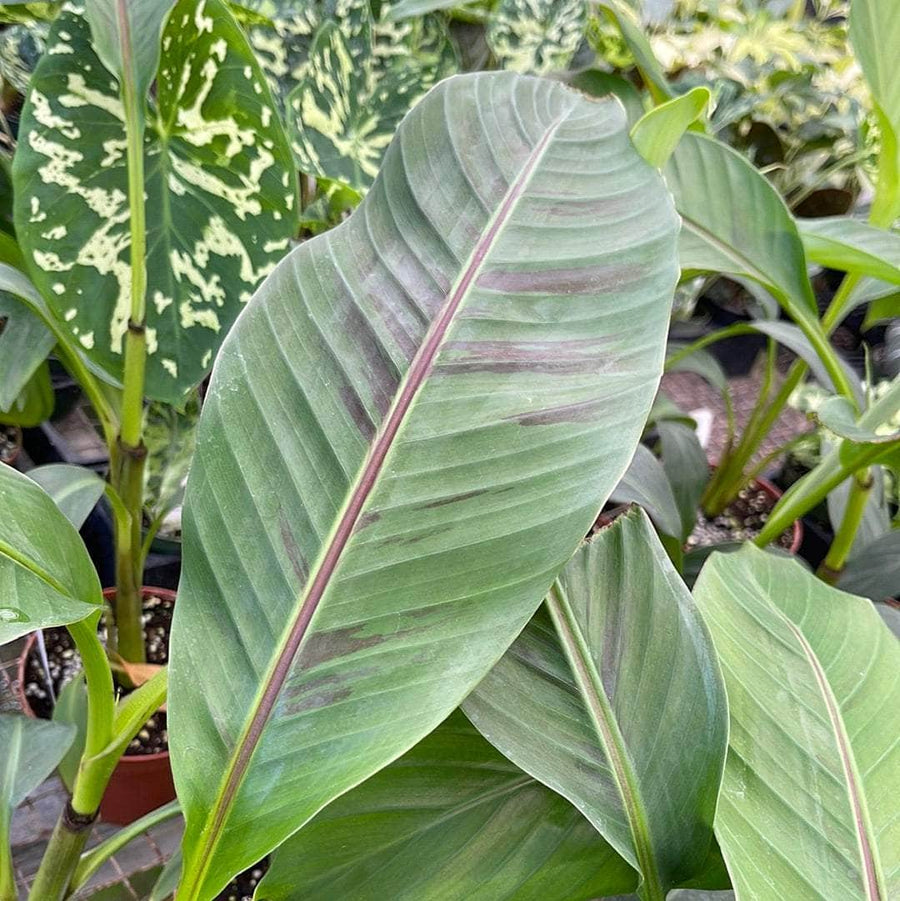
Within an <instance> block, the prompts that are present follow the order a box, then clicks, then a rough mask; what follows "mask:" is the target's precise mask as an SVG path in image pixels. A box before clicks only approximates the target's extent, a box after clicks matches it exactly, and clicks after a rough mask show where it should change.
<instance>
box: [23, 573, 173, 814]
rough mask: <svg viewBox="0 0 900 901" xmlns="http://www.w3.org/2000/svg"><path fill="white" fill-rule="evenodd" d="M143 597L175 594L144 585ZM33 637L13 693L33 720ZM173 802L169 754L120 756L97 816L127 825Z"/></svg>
mask: <svg viewBox="0 0 900 901" xmlns="http://www.w3.org/2000/svg"><path fill="white" fill-rule="evenodd" d="M115 596H116V590H115V588H107V589H104V591H103V597H104V598H106V600H108V601H111V600H113V599H114V598H115ZM141 596H142V597H144V598H148V597H158V598H161V599H163V600H165V601H169V602H171V603H174V602H175V592H174V591H170V590H169V589H167V588H153V587H150V586H146V585H145V586H144V587H143V588H142V589H141ZM34 642H35V637H34V635H30V636H29V637H28V640H27V641H26V643H25V647H24V649H23V650H22V654H21V655H20V657H19V661H18V684H17V686H16V691H17V694H18V698H19V703H20V704H21V705H22V709H23V711H24V712H25V714H26V715H27V716H30V717H33V718H36V716H37V715H36V714H35V712H34V711H33V710H32V709H31V705H30V704H29V702H28V698H27V697H26V696H25V664H26V661H27V659H28V654H29V652H30V651H31V649H32V647H33V646H34ZM174 799H175V783H174V782H173V781H172V769H171V766H170V764H169V752H168V751H161V752H159V753H157V754H135V755H132V756H123V757H122V758H121V759H120V760H119V762H118V764H117V765H116V768H115V770H113V774H112V777H111V778H110V780H109V785H108V786H107V788H106V793H105V794H104V795H103V801H102V802H101V803H100V816H101V818H102V819H103V820H104V821H105V822H107V823H115V824H116V825H119V826H127V825H128V824H129V823H133V822H134V821H135V820H136V819H138V818H139V817H142V816H143V815H144V814H145V813H149V812H150V811H151V810H156V808H157V807H161V806H162V805H163V804H168V802H169V801H173V800H174Z"/></svg>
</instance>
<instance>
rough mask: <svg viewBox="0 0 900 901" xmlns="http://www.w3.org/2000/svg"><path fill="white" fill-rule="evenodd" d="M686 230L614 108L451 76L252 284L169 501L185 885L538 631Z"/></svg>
mask: <svg viewBox="0 0 900 901" xmlns="http://www.w3.org/2000/svg"><path fill="white" fill-rule="evenodd" d="M676 232H677V219H676V216H675V213H674V210H673V208H672V203H671V199H670V197H669V195H668V193H667V192H666V190H665V187H664V185H663V182H662V180H661V178H660V177H659V175H658V174H657V173H656V172H655V171H654V170H653V169H652V168H651V167H650V166H649V165H647V164H646V163H645V162H644V161H643V159H641V157H640V156H639V155H638V154H637V152H636V151H635V149H634V147H633V146H632V145H631V143H630V141H629V139H628V132H627V126H626V122H625V117H624V114H623V112H622V109H621V107H620V106H619V105H618V104H617V103H614V102H610V101H606V102H602V103H596V102H592V101H588V100H586V99H584V98H583V97H582V96H581V95H579V94H577V93H575V92H572V91H569V90H568V89H566V88H564V87H563V86H561V85H559V84H556V83H553V82H549V81H541V80H538V79H533V78H526V77H523V76H517V75H513V74H509V73H494V74H482V75H474V76H463V77H457V78H453V79H449V80H448V81H445V82H443V83H442V84H441V85H440V86H439V87H437V88H436V89H435V90H434V91H432V92H431V93H430V94H429V96H428V97H427V98H425V99H424V100H423V101H422V102H421V103H420V104H419V105H418V106H416V108H415V109H414V110H413V112H412V113H410V115H409V116H408V117H407V118H406V119H405V120H404V122H403V123H402V124H401V126H400V129H399V131H398V133H397V135H396V137H395V138H394V141H393V142H392V144H391V147H390V148H389V150H388V153H387V155H386V157H385V162H384V165H383V166H382V169H381V172H380V173H379V176H378V178H377V179H376V181H375V184H374V185H373V187H372V190H371V191H370V192H369V194H368V195H367V197H366V200H365V203H364V204H363V205H362V206H361V207H360V209H359V210H358V211H357V212H355V213H354V214H353V216H352V217H351V218H350V219H349V220H348V221H347V222H346V223H345V224H344V225H342V226H341V227H340V228H338V229H335V230H333V231H331V232H328V233H326V234H324V235H322V236H320V237H318V238H316V239H314V240H312V241H309V242H307V243H305V244H304V245H302V246H301V247H300V248H298V249H297V250H296V251H294V252H293V253H292V254H291V255H290V256H289V257H288V258H287V259H286V260H285V261H284V262H283V263H282V264H281V265H280V266H279V267H278V269H277V270H276V271H275V272H274V273H273V274H272V276H270V278H269V280H268V281H267V283H266V284H265V285H264V286H263V287H262V288H261V289H260V291H259V292H258V293H257V296H256V298H255V299H254V301H253V303H252V304H251V305H250V307H249V308H248V309H247V311H246V313H245V314H244V315H243V316H242V317H241V320H240V322H239V324H238V326H237V327H236V329H235V330H234V331H232V333H231V335H230V336H229V339H228V340H227V342H226V344H225V346H224V347H223V350H222V353H221V355H220V357H219V360H218V363H217V367H216V373H215V376H214V379H213V383H212V386H211V388H210V392H209V394H208V395H207V399H206V403H205V405H204V410H203V414H202V421H201V426H200V430H199V434H198V442H197V454H196V457H195V460H194V463H193V466H192V469H191V475H190V478H189V481H188V487H187V494H186V498H185V515H184V562H185V566H184V570H183V577H182V584H181V590H180V592H179V602H178V607H177V610H176V614H175V624H174V628H173V635H172V656H171V672H172V680H171V693H170V706H169V710H170V716H171V724H172V730H171V733H170V734H171V735H172V739H173V745H172V753H173V762H174V770H175V778H176V782H177V785H178V790H179V797H180V799H181V801H182V805H183V808H184V811H185V815H186V819H187V828H186V833H185V841H184V852H185V853H184V857H185V877H184V884H183V885H182V887H181V889H180V892H179V901H191V899H194V898H202V899H208V898H210V897H211V896H212V895H213V894H214V893H215V891H216V890H217V889H218V888H220V887H221V886H222V885H223V884H224V883H225V882H226V881H227V879H228V877H229V876H230V875H232V874H233V873H234V872H236V871H237V870H239V869H241V868H242V867H243V866H247V865H249V864H252V863H253V862H254V861H256V860H258V859H259V858H260V857H262V855H263V854H265V853H266V852H267V851H269V850H271V849H272V848H273V847H275V846H276V845H277V844H279V843H280V842H281V841H283V840H284V839H285V838H286V837H287V836H288V835H290V834H291V833H292V832H294V831H296V830H297V829H298V828H300V826H302V825H303V823H304V822H305V821H306V820H308V819H310V818H311V817H312V816H313V815H314V814H315V813H316V812H317V811H318V810H319V809H321V808H322V807H323V806H324V805H325V804H327V803H328V802H329V801H331V800H332V799H333V798H335V797H336V796H337V795H339V794H341V793H343V792H345V791H346V790H348V789H349V788H351V787H352V786H354V785H356V784H358V783H359V782H360V781H362V780H363V779H365V778H367V777H368V776H370V775H371V774H372V773H374V772H376V771H377V770H378V769H380V768H381V767H383V766H384V765H385V764H387V763H389V762H390V761H391V760H393V759H394V758H396V757H397V756H399V755H400V754H402V753H403V752H404V751H406V750H407V749H408V748H409V747H411V746H412V745H413V744H415V742H416V741H418V740H419V739H420V738H422V737H423V736H424V735H425V734H427V733H428V732H429V731H430V730H431V729H433V728H434V727H435V726H436V725H437V724H438V723H439V722H440V721H441V720H443V719H444V718H445V717H446V716H447V714H448V713H449V712H450V711H451V710H452V709H453V707H454V706H456V705H457V704H458V703H459V701H460V700H462V698H463V697H464V696H465V695H466V693H467V692H468V691H470V690H471V689H472V688H473V687H474V685H475V684H476V683H477V682H478V681H479V679H480V678H481V677H482V676H483V675H484V673H485V672H486V671H487V670H488V669H489V668H490V666H491V665H492V664H493V663H494V662H495V661H496V660H497V659H498V658H499V657H500V655H501V654H502V653H503V652H504V650H505V649H506V647H507V645H508V644H509V643H510V642H511V641H512V640H513V638H514V637H515V635H516V633H517V632H518V631H519V630H520V629H521V628H522V626H524V624H525V623H526V622H527V620H528V619H529V617H530V616H531V614H532V613H533V612H534V610H535V608H536V607H537V605H538V604H539V603H540V601H541V598H542V597H543V596H544V594H545V593H546V591H547V589H548V587H549V586H550V583H551V582H552V580H553V578H554V577H555V575H556V572H557V571H558V569H559V568H560V567H561V566H562V565H563V563H564V562H565V561H566V560H567V559H568V558H569V556H570V555H571V554H572V552H573V551H574V549H575V547H576V546H577V544H578V542H579V541H580V540H581V538H582V537H583V535H584V534H585V533H586V532H587V530H588V528H589V527H590V525H591V523H592V522H593V520H594V518H595V517H596V515H597V513H598V511H599V509H600V507H601V506H602V505H603V503H604V501H605V500H606V498H607V497H608V495H609V493H610V491H611V490H612V488H613V486H614V485H615V484H616V482H617V481H618V480H619V478H620V476H621V475H622V473H623V472H624V470H625V469H626V467H627V465H628V462H629V460H630V459H631V456H632V454H633V452H634V448H635V446H636V444H637V440H638V437H639V435H640V432H641V428H642V425H643V423H644V420H645V418H646V416H647V413H648V412H649V410H650V406H651V403H652V400H653V395H654V392H655V389H656V386H657V384H658V380H659V376H660V372H661V369H662V362H663V354H664V343H665V333H666V325H667V319H668V314H669V306H670V301H671V296H672V292H673V288H674V284H675V280H676V277H677V262H676V258H675V242H676ZM211 648H215V649H216V653H215V654H212V655H211V654H210V649H211Z"/></svg>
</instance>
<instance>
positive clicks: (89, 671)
mask: <svg viewBox="0 0 900 901" xmlns="http://www.w3.org/2000/svg"><path fill="white" fill-rule="evenodd" d="M69 632H70V633H71V635H72V638H73V639H74V641H75V646H76V647H77V648H78V653H79V655H80V656H81V661H82V665H83V666H84V675H85V682H86V684H87V694H88V719H87V730H86V733H85V744H84V752H83V754H82V756H81V763H80V766H79V770H78V775H77V776H76V779H75V793H74V795H73V797H72V800H71V801H70V802H69V803H67V804H66V807H65V809H64V810H63V812H62V813H61V814H60V817H59V820H57V823H56V826H55V828H54V830H53V834H52V835H51V837H50V842H49V843H48V845H47V848H46V850H45V851H44V856H43V858H42V860H41V866H40V868H39V869H38V873H37V876H36V877H35V880H34V883H33V885H32V887H31V893H30V894H29V896H28V897H29V899H30V901H58V899H62V898H64V897H65V896H66V892H67V889H68V886H69V880H70V879H71V877H72V874H73V873H74V872H75V867H76V866H77V865H78V861H79V859H80V857H81V852H82V851H83V850H84V845H85V842H86V841H87V839H88V836H89V835H90V832H91V826H92V825H93V823H94V820H95V819H96V818H97V809H98V808H99V807H100V799H101V798H102V797H103V792H104V791H105V789H106V784H107V782H108V781H109V776H110V775H111V773H112V769H113V767H114V766H115V763H113V765H112V766H107V765H104V764H102V763H101V761H102V756H100V757H98V756H97V755H102V752H103V750H104V749H105V748H106V747H108V745H109V744H110V742H111V740H112V736H113V722H114V718H115V702H114V700H113V681H112V672H111V671H110V668H109V663H108V662H107V659H106V652H105V650H104V649H103V645H101V644H100V640H99V638H98V637H97V621H96V618H95V617H90V618H88V619H86V620H83V621H82V622H80V623H74V624H72V625H71V626H69Z"/></svg>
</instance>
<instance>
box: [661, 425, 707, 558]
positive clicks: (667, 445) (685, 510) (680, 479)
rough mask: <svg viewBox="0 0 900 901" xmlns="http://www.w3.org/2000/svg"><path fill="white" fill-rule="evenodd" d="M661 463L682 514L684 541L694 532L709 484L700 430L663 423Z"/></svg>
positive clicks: (682, 537)
mask: <svg viewBox="0 0 900 901" xmlns="http://www.w3.org/2000/svg"><path fill="white" fill-rule="evenodd" d="M656 431H657V432H658V433H659V441H660V459H661V460H662V465H663V469H664V470H665V472H666V475H667V476H668V479H669V484H670V485H671V487H672V494H673V495H674V496H675V503H676V504H677V505H678V510H679V511H680V513H681V536H680V537H681V539H682V541H686V540H687V537H688V535H690V534H691V532H692V531H693V530H694V525H695V523H696V521H697V510H698V509H699V507H700V498H701V497H702V495H703V491H704V489H705V488H706V485H707V483H708V482H709V476H710V472H709V462H708V461H707V459H706V451H705V450H703V447H702V446H701V445H700V440H699V439H698V438H697V431H696V429H693V428H691V427H690V426H687V425H685V424H684V423H681V422H667V421H663V422H659V423H657V425H656Z"/></svg>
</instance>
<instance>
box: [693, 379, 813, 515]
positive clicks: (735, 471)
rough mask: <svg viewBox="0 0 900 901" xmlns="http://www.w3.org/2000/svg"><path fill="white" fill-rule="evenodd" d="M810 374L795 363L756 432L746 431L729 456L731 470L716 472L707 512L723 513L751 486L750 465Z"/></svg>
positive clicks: (765, 411)
mask: <svg viewBox="0 0 900 901" xmlns="http://www.w3.org/2000/svg"><path fill="white" fill-rule="evenodd" d="M806 371H807V366H806V364H805V363H803V362H802V361H797V362H795V363H794V364H793V365H792V366H791V368H790V370H789V371H788V374H787V375H786V376H785V378H784V381H783V382H782V383H781V387H780V388H779V389H778V391H777V392H776V394H775V396H774V397H773V398H772V400H771V401H769V402H768V403H766V405H765V409H764V411H763V415H762V416H761V417H760V418H759V420H758V421H757V422H756V424H755V428H754V429H753V430H752V431H751V430H749V429H747V430H745V431H744V434H743V435H742V436H741V440H740V441H739V442H738V445H737V448H736V449H735V451H734V452H733V454H731V455H729V461H728V464H727V469H726V468H725V467H724V466H723V467H722V468H721V470H719V471H717V472H716V476H715V477H714V479H715V482H716V486H715V489H713V490H712V491H710V496H709V499H708V501H707V502H706V505H705V506H704V509H705V510H707V512H712V511H716V512H721V511H722V510H724V509H725V507H727V506H728V504H729V503H730V502H731V501H732V500H734V498H735V496H736V495H737V493H738V491H739V490H740V489H741V488H742V487H743V486H744V485H746V484H747V482H748V481H749V476H748V474H747V466H748V465H749V463H750V461H751V460H752V459H753V456H754V454H755V453H756V452H757V450H759V448H760V445H762V443H763V441H764V440H765V439H766V436H767V435H768V434H769V431H770V430H771V428H772V426H773V425H774V423H775V420H777V419H778V417H779V416H780V415H781V411H782V410H783V409H784V407H785V405H786V404H787V401H788V398H789V397H790V396H791V394H793V392H794V389H795V388H796V387H797V385H799V384H800V382H801V381H803V377H804V376H805V375H806ZM731 460H734V461H735V463H734V464H733V465H731ZM720 473H721V475H720ZM710 484H712V483H710Z"/></svg>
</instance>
